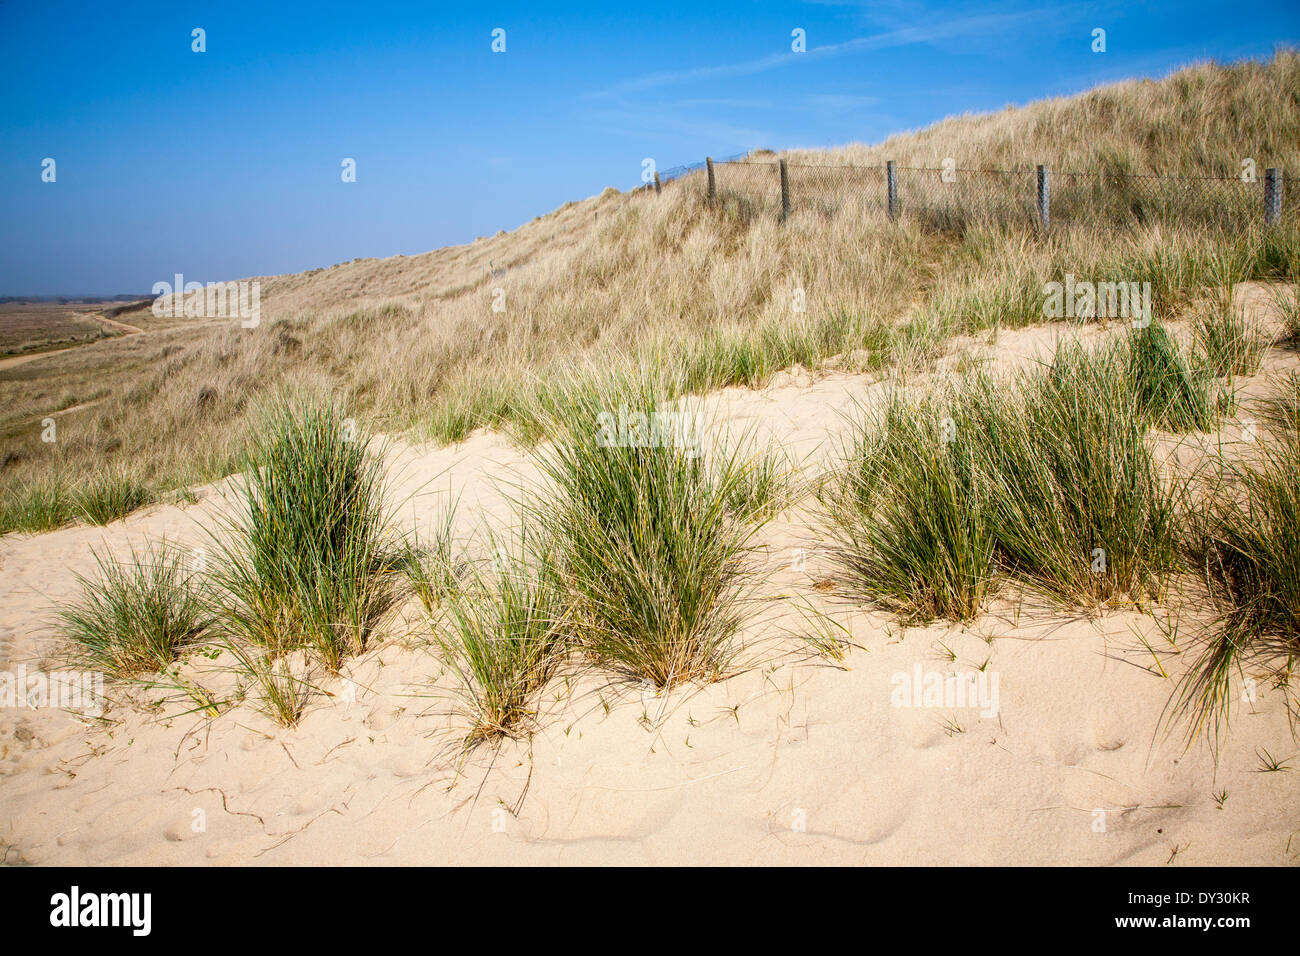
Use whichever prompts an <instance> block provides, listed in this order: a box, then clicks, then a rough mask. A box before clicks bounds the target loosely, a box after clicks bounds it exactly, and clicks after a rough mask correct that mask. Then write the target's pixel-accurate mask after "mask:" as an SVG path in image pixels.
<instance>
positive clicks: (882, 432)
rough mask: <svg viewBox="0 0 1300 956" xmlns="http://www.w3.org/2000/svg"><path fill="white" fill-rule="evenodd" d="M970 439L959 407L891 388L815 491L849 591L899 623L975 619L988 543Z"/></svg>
mask: <svg viewBox="0 0 1300 956" xmlns="http://www.w3.org/2000/svg"><path fill="white" fill-rule="evenodd" d="M976 434H977V433H976V432H975V430H973V429H972V428H971V427H970V421H969V419H968V415H967V410H966V409H959V410H958V411H956V412H955V413H954V416H953V417H950V418H944V417H942V415H941V413H940V411H939V409H938V408H937V407H936V406H935V405H934V404H933V402H930V401H926V400H921V401H912V400H908V399H907V398H906V397H905V396H904V395H903V394H902V393H901V392H897V391H896V392H894V393H892V394H891V395H890V397H889V398H888V399H887V400H886V401H885V403H884V404H883V406H882V407H881V408H880V409H878V410H869V411H867V412H866V413H865V415H863V416H862V417H860V418H859V419H858V420H857V422H856V423H855V428H854V431H853V432H852V433H851V437H850V439H849V446H848V448H847V450H846V452H847V453H846V455H845V460H844V467H843V468H842V469H841V470H840V472H839V473H838V474H837V475H836V476H835V477H834V478H833V479H832V481H831V482H829V483H828V484H827V485H825V486H824V487H823V489H822V493H821V497H822V502H823V504H824V505H825V506H826V507H827V509H828V511H829V513H830V515H831V526H832V530H833V533H834V538H835V542H836V543H835V548H834V554H835V557H836V559H837V562H838V564H839V566H840V568H841V570H842V571H843V572H844V575H845V578H846V580H847V581H848V582H849V591H850V592H852V593H856V594H859V595H861V596H863V597H866V598H867V599H868V600H871V601H874V602H876V603H878V604H881V605H882V606H885V607H887V608H889V609H891V610H893V611H895V612H896V613H898V614H899V615H901V616H902V617H903V618H904V619H907V620H917V621H928V620H930V619H932V618H935V617H946V618H952V619H955V620H966V619H969V618H972V617H974V616H975V615H976V614H978V613H979V610H980V608H981V606H982V604H983V602H984V598H985V595H986V594H987V593H988V591H989V588H990V586H991V584H992V580H993V552H994V545H995V540H996V539H995V535H994V527H993V523H992V517H993V514H992V502H991V500H990V499H989V495H988V491H987V484H986V481H985V476H984V475H983V474H982V473H981V471H980V467H979V462H978V451H977V448H976V447H975V444H974V442H975V440H976Z"/></svg>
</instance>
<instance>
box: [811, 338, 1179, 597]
mask: <svg viewBox="0 0 1300 956" xmlns="http://www.w3.org/2000/svg"><path fill="white" fill-rule="evenodd" d="M1134 370H1135V365H1134V363H1133V362H1132V361H1131V359H1130V355H1129V354H1128V353H1127V352H1126V351H1125V350H1124V349H1119V348H1103V349H1100V350H1097V351H1095V352H1094V351H1089V350H1087V349H1085V348H1084V347H1082V346H1080V345H1077V344H1063V345H1062V346H1061V347H1060V348H1059V349H1058V351H1057V353H1056V355H1055V357H1054V359H1053V361H1052V364H1051V365H1050V366H1048V367H1047V368H1046V369H1042V370H1038V371H1034V372H1031V373H1028V374H1024V375H1020V376H1018V377H1016V378H1015V379H1013V380H1011V381H1008V382H1002V381H995V380H993V379H990V378H986V377H974V378H971V379H969V380H966V381H962V382H961V383H959V385H958V386H957V387H955V388H953V389H952V390H951V394H954V395H957V396H959V397H958V398H957V399H956V400H955V401H954V403H953V406H952V407H950V408H949V409H947V412H946V417H945V416H941V414H940V411H939V407H938V406H937V405H936V403H935V401H934V400H933V399H919V400H914V401H909V400H906V399H903V398H901V397H900V396H899V395H898V394H894V395H893V396H892V397H891V398H889V399H888V400H887V401H886V402H885V404H884V407H883V411H880V412H879V413H876V414H868V416H867V418H866V420H865V421H864V422H862V423H861V424H860V425H859V427H858V431H857V433H856V435H855V438H854V441H853V443H852V446H851V448H850V450H849V453H848V454H847V455H846V456H845V461H844V463H843V464H842V466H841V468H840V469H839V471H838V473H837V474H836V475H835V476H834V477H833V479H832V480H831V482H830V483H829V484H828V485H827V486H826V490H824V491H823V495H822V498H823V502H824V503H825V504H826V505H827V509H828V512H829V514H830V518H831V522H830V524H831V530H832V533H833V534H834V536H835V538H836V541H837V555H838V559H839V565H840V568H841V570H842V572H843V573H844V577H845V580H846V581H847V584H848V589H849V590H850V591H851V592H857V593H858V594H861V595H863V596H865V597H867V598H868V599H870V600H873V601H875V602H877V603H879V604H881V605H883V606H885V607H888V608H889V609H891V610H894V611H896V612H897V613H899V614H900V615H902V616H903V617H904V618H906V619H909V620H928V619H930V618H934V617H946V618H951V619H956V620H964V619H969V618H971V617H973V616H975V615H977V614H978V613H979V611H980V609H981V606H982V604H983V602H984V600H985V598H986V596H987V595H988V593H989V592H990V590H991V588H992V587H993V586H994V581H995V579H996V577H997V576H998V575H999V574H1006V575H1011V576H1014V577H1016V578H1018V579H1019V580H1021V581H1023V582H1024V583H1026V584H1028V585H1030V586H1031V587H1033V588H1035V589H1036V590H1038V591H1040V592H1042V593H1045V594H1047V595H1048V596H1049V597H1051V598H1053V599H1054V600H1057V601H1060V602H1062V603H1065V604H1070V605H1083V606H1096V605H1099V604H1105V603H1112V602H1115V601H1138V602H1140V601H1143V600H1146V599H1148V598H1150V597H1154V596H1156V595H1157V594H1158V593H1159V592H1160V589H1161V578H1162V576H1163V575H1164V574H1165V573H1166V572H1168V571H1171V570H1173V569H1174V568H1175V567H1177V564H1178V545H1177V538H1176V533H1175V532H1176V508H1177V504H1178V501H1179V494H1180V492H1179V490H1178V489H1177V488H1176V487H1174V486H1171V485H1170V484H1168V483H1166V482H1164V481H1162V480H1161V478H1160V475H1159V470H1158V467H1157V464H1156V461H1155V459H1154V458H1153V456H1152V453H1151V451H1150V449H1149V448H1148V446H1147V444H1146V438H1145V434H1146V429H1147V426H1148V424H1149V419H1148V414H1147V412H1146V410H1145V409H1144V407H1143V405H1142V404H1141V403H1140V402H1138V401H1135V398H1134V394H1135V385H1134V375H1135V371H1134Z"/></svg>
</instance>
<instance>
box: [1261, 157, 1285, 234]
mask: <svg viewBox="0 0 1300 956" xmlns="http://www.w3.org/2000/svg"><path fill="white" fill-rule="evenodd" d="M1281 215H1282V170H1280V169H1276V168H1273V167H1270V168H1269V169H1266V170H1264V222H1265V223H1267V224H1268V225H1270V226H1271V225H1272V224H1273V223H1275V222H1277V221H1278V219H1279V218H1280V217H1281Z"/></svg>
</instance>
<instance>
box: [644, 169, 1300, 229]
mask: <svg viewBox="0 0 1300 956" xmlns="http://www.w3.org/2000/svg"><path fill="white" fill-rule="evenodd" d="M1273 175H1274V174H1273V173H1271V172H1270V173H1268V174H1267V175H1260V176H1259V177H1258V178H1257V179H1256V180H1255V181H1243V180H1242V179H1240V178H1214V177H1182V176H1146V175H1128V174H1119V173H1114V172H1057V171H1055V170H1051V169H1047V170H1046V182H1045V184H1044V185H1045V187H1046V188H1045V189H1043V188H1041V187H1040V181H1039V177H1040V172H1039V170H1038V169H1037V168H1030V169H1009V170H1007V169H992V170H990V169H978V170H977V169H959V168H956V167H952V166H949V167H946V168H920V167H906V166H895V165H892V164H891V165H884V166H837V165H829V164H806V163H793V162H783V161H780V160H767V159H762V160H755V159H747V158H744V157H732V158H730V159H727V160H713V161H709V160H706V161H705V162H704V163H697V164H694V165H692V166H680V167H676V168H675V169H673V170H669V171H668V173H667V174H665V177H664V181H674V180H675V181H677V182H678V185H677V187H676V188H689V189H696V190H704V191H711V198H712V199H713V200H714V201H715V202H717V203H718V204H720V205H721V206H722V207H723V208H724V209H727V210H729V211H730V212H732V213H733V214H735V215H739V216H742V217H744V218H762V217H776V218H778V219H784V218H785V217H786V216H793V215H808V214H812V215H818V216H823V217H828V218H829V217H830V216H833V215H836V214H838V213H840V212H841V211H843V210H846V209H850V208H856V209H857V210H858V211H860V213H861V214H863V215H878V216H880V217H882V218H901V217H909V218H912V219H915V220H918V221H921V222H923V223H925V224H927V225H928V226H932V227H934V228H938V229H953V230H960V229H964V228H967V227H969V226H972V225H975V224H980V223H984V224H991V225H998V226H1003V227H1021V228H1027V229H1038V228H1041V227H1042V226H1043V225H1044V220H1046V225H1047V227H1048V228H1049V229H1059V228H1069V227H1071V226H1075V225H1088V224H1101V225H1106V226H1110V227H1115V228H1132V227H1141V226H1150V225H1167V226H1188V227H1203V228H1213V229H1222V230H1233V229H1242V228H1246V227H1248V226H1250V225H1253V224H1257V223H1263V222H1265V221H1266V220H1269V217H1266V215H1265V206H1266V202H1267V199H1266V195H1268V196H1270V197H1274V204H1273V208H1274V216H1273V217H1271V220H1270V221H1272V220H1276V219H1278V218H1283V217H1285V218H1288V219H1291V218H1294V217H1295V216H1296V204H1295V203H1291V204H1289V205H1288V204H1286V203H1283V202H1281V198H1282V184H1283V183H1285V182H1287V181H1288V179H1289V178H1290V177H1288V176H1287V175H1286V174H1285V173H1283V172H1282V171H1278V172H1277V173H1276V177H1277V178H1276V180H1274V179H1273ZM891 179H892V188H891ZM1292 181H1293V180H1292ZM1270 182H1273V183H1275V185H1273V186H1270V185H1269V183H1270ZM650 188H654V186H653V185H652V186H651V187H650ZM1270 189H1272V190H1274V192H1273V193H1270V192H1269V190H1270ZM1044 194H1045V195H1044ZM1274 194H1275V195H1274ZM891 197H892V202H891Z"/></svg>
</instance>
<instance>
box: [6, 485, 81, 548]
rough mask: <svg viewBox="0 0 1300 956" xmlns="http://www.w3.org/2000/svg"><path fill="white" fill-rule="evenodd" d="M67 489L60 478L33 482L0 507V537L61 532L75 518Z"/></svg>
mask: <svg viewBox="0 0 1300 956" xmlns="http://www.w3.org/2000/svg"><path fill="white" fill-rule="evenodd" d="M74 514H75V513H74V511H73V506H72V501H71V499H70V498H69V496H68V490H67V488H66V486H65V485H64V484H63V482H62V481H60V480H59V479H58V478H57V477H50V478H34V479H32V480H30V481H28V482H27V483H26V484H24V485H23V486H22V487H20V488H17V489H15V490H14V492H13V493H12V494H10V495H7V496H5V498H4V501H3V504H0V534H9V532H11V531H22V532H26V533H28V534H39V533H41V532H43V531H53V530H55V529H56V528H61V527H63V526H64V525H65V524H67V523H68V522H69V521H71V520H72V519H73V517H74Z"/></svg>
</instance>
